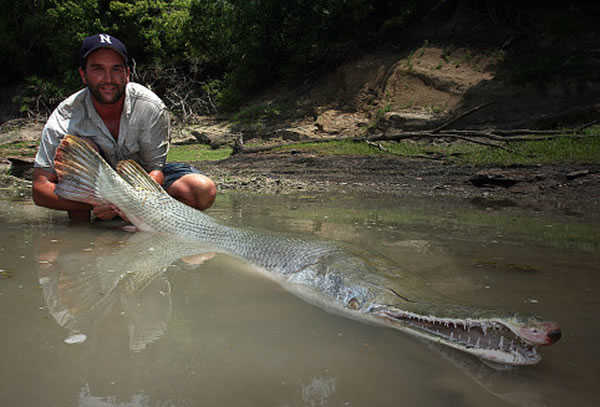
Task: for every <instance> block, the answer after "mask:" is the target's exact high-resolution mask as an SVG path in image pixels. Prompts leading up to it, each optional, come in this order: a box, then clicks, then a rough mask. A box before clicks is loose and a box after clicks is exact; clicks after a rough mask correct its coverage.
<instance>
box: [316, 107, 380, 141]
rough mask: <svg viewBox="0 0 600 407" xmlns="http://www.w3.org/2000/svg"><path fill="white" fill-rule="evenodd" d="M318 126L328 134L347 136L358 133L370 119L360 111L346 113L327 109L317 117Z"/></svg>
mask: <svg viewBox="0 0 600 407" xmlns="http://www.w3.org/2000/svg"><path fill="white" fill-rule="evenodd" d="M315 124H316V126H317V128H319V129H320V130H321V131H323V132H325V133H328V134H332V135H334V134H341V133H343V134H344V135H345V136H352V135H358V134H359V133H360V132H362V127H364V126H366V125H367V124H368V120H367V119H366V117H364V116H363V115H362V114H360V113H344V112H341V111H339V110H333V109H331V110H326V111H324V112H323V113H321V114H320V115H319V117H317V120H316V122H315Z"/></svg>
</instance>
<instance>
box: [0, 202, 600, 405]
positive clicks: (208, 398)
mask: <svg viewBox="0 0 600 407" xmlns="http://www.w3.org/2000/svg"><path fill="white" fill-rule="evenodd" d="M210 214H211V215H213V216H215V217H218V218H221V219H224V220H226V221H227V222H229V223H231V224H232V225H237V226H243V227H247V226H252V227H258V228H262V229H267V230H273V231H284V232H292V233H294V234H298V235H300V236H305V237H307V238H314V237H318V238H320V239H328V240H335V241H339V242H340V243H341V244H347V245H349V246H350V247H352V248H355V249H356V250H357V251H358V252H360V253H363V255H365V256H369V257H372V258H385V259H386V261H388V262H391V263H393V264H395V265H396V266H395V267H397V269H398V270H400V271H402V272H403V273H406V275H408V276H410V279H411V281H412V280H414V281H417V282H419V284H421V285H423V286H425V287H427V288H428V289H430V291H431V292H432V293H435V294H434V295H437V296H439V297H440V298H442V299H443V300H444V302H447V301H452V302H459V303H464V304H471V305H485V306H494V307H499V308H503V309H507V310H515V311H526V312H534V313H538V314H540V315H542V316H544V317H546V318H548V319H553V320H557V321H559V322H560V323H561V325H562V328H563V338H562V339H561V341H560V342H559V343H558V344H556V345H555V346H552V347H549V348H545V349H543V350H542V353H543V360H542V362H541V363H540V364H538V365H536V366H534V367H527V368H517V369H509V370H495V369H491V368H489V367H488V366H486V365H484V364H482V363H481V362H479V361H478V360H476V359H474V358H471V357H469V356H465V355H462V354H459V353H456V352H451V351H449V350H447V349H441V348H438V347H436V346H434V345H431V344H427V343H424V342H421V341H420V340H417V339H414V338H412V337H409V336H407V335H405V334H402V333H399V332H396V331H393V330H391V329H385V328H380V327H374V326H369V325H366V324H362V323H359V322H357V321H352V320H348V319H345V318H343V317H339V316H337V315H333V314H330V313H327V312H324V311H323V310H321V309H318V308H316V307H314V306H312V305H309V304H307V303H305V302H303V301H302V300H300V299H298V298H296V297H295V296H293V295H291V294H290V293H288V292H286V291H285V290H283V289H282V288H281V287H279V286H278V285H277V284H275V283H274V282H272V281H270V280H268V279H265V278H263V277H261V276H260V275H258V274H257V273H256V272H255V271H254V270H253V269H252V268H251V267H249V266H248V265H246V264H244V263H243V262H241V261H239V260H236V259H233V258H230V257H227V256H224V255H213V254H211V253H210V252H209V253H206V252H202V250H200V251H198V250H196V252H195V253H194V248H193V247H186V245H185V244H181V243H177V242H172V241H169V240H167V239H158V238H156V237H153V236H150V235H144V234H129V233H126V232H122V231H120V230H118V229H115V228H114V227H115V226H118V224H117V223H111V222H105V223H101V224H95V225H93V226H86V227H71V226H69V225H68V224H67V222H66V220H65V217H64V216H62V215H61V214H58V213H55V212H52V211H45V210H40V209H38V208H35V207H32V206H31V205H28V204H23V203H9V202H5V201H0V256H1V257H0V269H1V270H2V271H0V326H1V327H2V330H1V332H2V334H1V338H2V339H1V341H0V343H1V344H2V349H1V351H0V352H1V355H2V362H1V364H0V405H2V406H61V407H63V406H199V405H202V406H229V405H236V406H392V405H393V406H397V405H406V406H413V405H419V406H450V405H451V406H481V405H486V406H508V405H517V406H562V405H579V406H595V405H599V403H600V388H598V383H599V379H600V351H599V350H598V349H599V347H598V343H600V328H599V327H598V324H597V320H598V317H597V315H598V313H599V311H600V300H598V295H597V289H598V286H599V283H600V273H599V272H600V266H599V264H600V255H599V253H600V232H599V230H600V222H599V220H598V218H597V217H596V218H594V217H590V216H588V215H585V216H584V215H582V214H576V213H572V212H569V213H567V214H562V213H558V212H557V213H553V214H544V213H541V212H534V211H531V210H523V209H518V208H514V207H511V206H510V205H508V203H494V202H476V203H471V202H466V201H423V200H417V201H410V200H399V199H397V198H395V199H391V198H388V197H375V198H369V199H367V198H365V197H353V196H344V195H342V196H336V197H330V196H329V197H325V196H296V197H288V198H275V197H256V196H247V195H233V194H231V195H223V196H220V197H219V200H218V201H217V204H216V205H215V207H214V209H212V210H211V211H210Z"/></svg>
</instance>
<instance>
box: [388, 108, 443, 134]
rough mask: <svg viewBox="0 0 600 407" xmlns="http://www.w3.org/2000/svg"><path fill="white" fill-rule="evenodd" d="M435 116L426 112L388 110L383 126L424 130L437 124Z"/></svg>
mask: <svg viewBox="0 0 600 407" xmlns="http://www.w3.org/2000/svg"><path fill="white" fill-rule="evenodd" d="M434 121H435V116H434V115H433V114H431V113H426V112H387V113H386V114H384V115H383V123H382V124H383V126H384V127H394V128H401V129H405V130H424V129H429V128H432V127H434V126H435V123H434Z"/></svg>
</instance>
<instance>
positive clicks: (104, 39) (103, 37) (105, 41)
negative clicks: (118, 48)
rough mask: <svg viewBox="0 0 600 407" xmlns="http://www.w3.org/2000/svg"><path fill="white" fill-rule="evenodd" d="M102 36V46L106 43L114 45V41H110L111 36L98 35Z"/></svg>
mask: <svg viewBox="0 0 600 407" xmlns="http://www.w3.org/2000/svg"><path fill="white" fill-rule="evenodd" d="M98 35H99V36H100V42H101V43H102V44H104V43H109V44H112V41H111V40H110V35H107V34H98Z"/></svg>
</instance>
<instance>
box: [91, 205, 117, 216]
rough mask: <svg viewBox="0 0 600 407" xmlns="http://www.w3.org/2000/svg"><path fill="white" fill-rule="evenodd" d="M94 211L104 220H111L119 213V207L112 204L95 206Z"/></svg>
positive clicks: (95, 214)
mask: <svg viewBox="0 0 600 407" xmlns="http://www.w3.org/2000/svg"><path fill="white" fill-rule="evenodd" d="M92 213H93V214H94V216H96V217H97V218H99V219H102V220H111V219H113V218H114V217H115V216H117V215H118V214H119V213H118V211H117V208H116V207H115V206H114V205H111V204H108V205H98V206H94V209H93V210H92Z"/></svg>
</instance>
